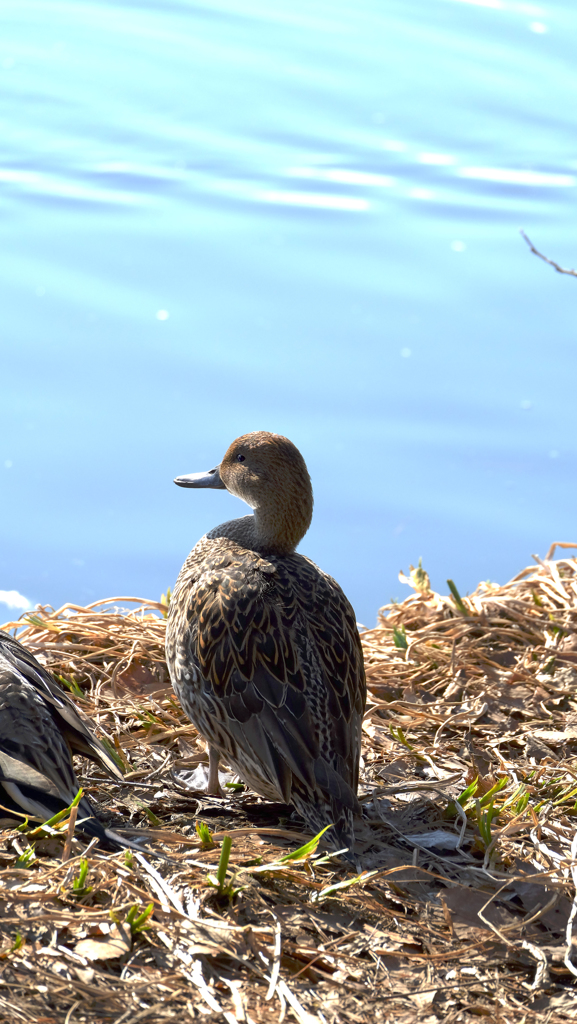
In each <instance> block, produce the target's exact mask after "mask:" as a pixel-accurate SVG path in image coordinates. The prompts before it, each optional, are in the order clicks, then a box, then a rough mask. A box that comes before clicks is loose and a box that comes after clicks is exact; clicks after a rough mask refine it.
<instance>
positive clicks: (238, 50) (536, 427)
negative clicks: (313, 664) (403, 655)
mask: <svg viewBox="0 0 577 1024" xmlns="http://www.w3.org/2000/svg"><path fill="white" fill-rule="evenodd" d="M576 43H577V8H576V7H575V5H574V3H573V2H571V0H565V2H559V3H542V4H526V3H517V2H513V0H469V2H467V0H420V2H419V0H386V2H383V0H358V2H357V3H355V4H352V3H347V2H345V0H331V2H330V3H329V2H323V0H320V2H319V0H317V2H316V3H315V4H311V3H310V2H305V0H291V2H290V3H289V2H288V0H281V2H274V0H273V2H272V3H271V2H267V3H265V2H264V0H262V2H259V0H246V2H241V0H238V2H235V0H230V2H228V3H227V2H219V0H216V2H214V0H211V2H210V3H204V4H203V3H198V4H196V3H193V2H191V0H172V2H170V3H165V4H161V3H157V4H155V3H153V2H144V0H141V2H132V3H130V2H121V0H113V2H108V3H106V2H103V0H100V2H95V3H85V2H83V0H67V2H59V3H57V2H53V0H38V2H28V0H18V2H16V0H12V2H8V3H5V4H4V5H3V29H2V33H1V36H0V84H1V88H0V106H1V111H2V136H1V143H2V153H3V155H2V160H1V164H0V213H1V215H2V248H1V257H0V258H1V262H2V266H1V283H2V303H1V310H2V312H1V321H0V322H1V332H2V333H1V336H2V359H1V370H0V403H1V405H0V418H1V432H0V481H1V482H2V506H1V507H2V550H1V553H0V590H3V591H6V592H13V593H12V594H10V593H8V594H4V595H1V594H0V597H1V596H4V598H5V604H4V605H1V604H0V619H1V618H2V617H4V618H8V617H9V615H10V614H11V613H12V614H13V613H14V612H17V611H18V604H19V603H20V605H24V604H25V603H26V601H29V602H32V603H35V602H42V603H46V602H50V603H51V604H53V605H55V606H58V605H60V604H62V603H64V602H65V601H73V602H80V603H82V604H84V603H86V602H88V601H90V600H96V599H98V598H100V597H105V596H108V595H113V594H136V595H141V596H152V597H157V596H159V595H160V592H161V591H162V590H165V589H166V587H167V585H170V584H172V583H173V582H174V580H175V578H176V575H177V572H178V569H179V567H180V564H181V563H182V561H183V559H184V557H185V555H186V554H187V552H188V550H189V548H190V547H191V546H192V544H193V543H194V542H195V541H196V540H197V539H198V537H199V536H200V535H201V534H202V533H204V532H205V530H206V529H208V528H210V527H211V526H213V525H215V524H217V523H218V522H221V521H223V520H224V519H227V518H230V517H231V516H234V515H237V514H244V513H243V507H242V506H241V504H240V503H239V502H238V501H237V500H236V499H234V498H232V497H231V496H230V495H228V494H225V493H224V494H223V493H218V492H206V493H205V492H187V491H182V490H180V489H179V488H176V487H174V485H173V484H172V478H173V477H174V476H175V475H177V474H180V473H185V472H191V471H194V470H202V469H208V468H211V467H212V466H213V465H215V463H217V462H218V461H219V459H220V457H221V456H222V454H223V452H224V450H225V448H226V446H227V445H228V443H229V442H230V441H231V440H232V439H233V438H234V437H235V436H237V435H238V434H241V433H243V432H245V431H248V430H254V429H268V430H273V431H277V432H280V433H284V434H287V435H288V436H289V437H290V438H291V439H292V440H294V441H295V442H296V443H297V444H298V446H299V447H300V448H301V450H302V451H303V454H304V455H305V457H306V459H307V462H308V465H309V468H310V471H311V475H312V478H313V484H314V487H315V498H316V506H315V518H314V522H313V526H312V528H311V530H310V532H309V534H308V536H307V537H306V538H305V540H304V542H303V544H302V545H301V550H302V551H303V552H305V553H306V554H308V555H310V556H311V557H312V558H313V559H315V561H317V562H318V563H319V564H320V565H321V566H322V567H323V568H325V569H326V570H327V571H329V572H331V573H332V574H333V575H335V576H336V577H337V579H338V580H339V582H340V583H341V584H342V585H343V587H344V589H345V591H346V592H347V594H348V595H349V596H350V598H351V600H352V601H353V604H354V605H355V608H356V611H357V615H358V617H359V619H360V620H361V621H364V622H367V623H369V624H370V623H372V622H374V619H375V614H376V611H377V608H378V607H379V605H381V604H383V603H384V602H385V601H388V600H389V599H390V598H391V597H399V598H401V597H403V596H405V594H406V593H408V591H407V589H406V587H404V586H403V585H402V584H400V583H399V582H398V580H397V573H398V571H399V569H401V568H403V569H405V570H407V569H408V565H409V563H410V562H412V563H413V564H415V563H416V561H417V559H418V558H419V556H422V558H423V564H424V566H425V567H426V568H427V569H428V571H429V573H430V575H431V579H432V583H433V585H434V586H435V587H436V588H438V589H441V590H445V591H446V582H445V581H446V579H447V577H448V576H450V577H452V578H453V579H455V581H456V582H457V585H458V586H459V588H460V589H461V590H462V591H463V592H465V591H467V590H470V589H473V588H474V586H475V585H476V584H477V582H478V581H479V580H480V579H486V578H490V579H493V580H497V581H501V582H504V581H505V580H506V579H507V578H508V577H509V576H511V575H512V574H513V573H515V572H516V571H518V570H519V569H520V568H522V566H524V565H525V564H527V562H528V561H529V560H530V556H531V553H532V552H538V553H539V554H540V555H544V554H545V553H546V550H547V548H548V546H549V544H550V542H551V541H554V540H576V541H577V529H575V508H576V506H577V473H576V468H577V466H576V462H577V460H576V450H577V433H576V431H575V427H574V419H575V380H576V373H577V345H576V331H575V323H576V312H577V281H575V279H573V278H571V277H567V276H563V275H560V274H557V273H555V271H554V270H553V269H552V268H550V267H548V266H547V265H546V264H545V263H543V262H542V261H540V260H538V259H537V258H536V257H535V256H533V255H531V253H530V252H529V249H528V247H527V246H526V244H525V243H524V241H523V240H522V238H521V237H520V235H519V228H521V227H522V228H524V229H525V231H526V232H527V234H528V235H529V236H530V238H531V239H532V241H533V242H534V243H535V244H536V245H537V246H538V247H539V248H540V249H541V250H542V251H543V252H545V253H546V254H547V255H549V256H550V257H552V258H554V259H555V260H557V261H559V262H560V263H561V264H563V265H565V266H569V267H571V266H575V265H576V264H577V233H576V232H575V221H576V218H575V197H576V185H577V144H576V141H575V140H576V138H577V136H576V132H575V110H576V109H577V86H576V77H575V47H576ZM9 605H12V612H11V610H10V607H8V606H9Z"/></svg>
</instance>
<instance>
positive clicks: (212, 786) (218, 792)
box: [206, 746, 224, 796]
mask: <svg viewBox="0 0 577 1024" xmlns="http://www.w3.org/2000/svg"><path fill="white" fill-rule="evenodd" d="M219 760H220V754H219V752H218V750H217V749H216V747H211V746H209V748H208V786H207V789H206V792H207V794H208V795H209V796H224V793H223V792H222V789H221V788H220V783H219V781H218V762H219Z"/></svg>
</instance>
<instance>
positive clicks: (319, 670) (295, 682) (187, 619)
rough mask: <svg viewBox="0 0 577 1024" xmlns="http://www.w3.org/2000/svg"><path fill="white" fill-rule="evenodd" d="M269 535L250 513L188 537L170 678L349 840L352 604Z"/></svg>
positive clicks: (267, 788)
mask: <svg viewBox="0 0 577 1024" xmlns="http://www.w3.org/2000/svg"><path fill="white" fill-rule="evenodd" d="M258 436H260V435H258ZM264 436H265V437H266V438H269V437H273V438H276V437H277V435H264ZM253 437H255V435H248V438H253ZM243 441H245V439H243V438H241V439H239V441H238V442H235V444H236V445H238V444H239V442H243ZM281 441H283V442H286V439H284V438H282V439H281ZM286 444H289V445H290V442H286ZM245 446H246V441H245ZM231 447H234V446H231ZM293 447H294V446H293ZM229 451H230V450H229ZM295 451H296V449H295ZM299 457H300V456H299ZM225 458H226V457H225ZM223 463H224V460H223ZM303 465H304V463H303ZM305 471H306V470H305ZM185 479H186V478H185ZM307 479H308V475H307ZM213 486H214V484H213ZM227 486H228V483H227ZM309 486H310V485H309ZM229 489H232V488H231V487H229ZM251 503H252V502H251ZM311 503H312V495H311ZM309 520H310V517H309ZM307 525H308V523H307ZM303 532H304V531H303ZM271 546H272V545H270V544H267V543H265V544H262V543H259V538H258V536H257V537H255V536H254V518H253V517H252V516H247V517H245V518H243V519H240V520H234V521H232V522H231V523H225V524H224V525H223V526H222V527H218V528H216V529H215V530H213V531H211V533H209V534H208V535H207V536H206V537H204V538H203V539H202V540H201V541H199V543H198V544H197V546H196V547H195V548H194V549H193V551H192V552H191V554H190V555H189V557H188V559H187V561H186V562H185V564H184V566H183V568H182V571H181V573H180V576H179V578H178V581H177V584H176V586H175V589H174V593H173V595H172V599H171V604H170V609H169V617H168V630H167V661H168V665H169V669H170V673H171V677H172V681H173V686H174V689H175V691H176V693H177V695H178V697H179V699H180V701H181V703H182V706H183V708H184V710H185V711H186V713H187V714H188V716H189V717H190V718H191V720H192V721H193V722H194V723H195V724H196V726H197V728H198V730H199V732H200V733H201V735H202V736H204V737H205V739H207V740H208V742H209V744H210V745H211V747H212V748H214V749H215V750H216V751H218V753H219V754H220V755H222V757H223V760H224V761H226V763H228V764H229V765H231V767H233V768H234V769H235V770H236V771H237V772H238V774H239V775H240V776H241V777H242V778H243V779H244V780H245V781H246V782H247V783H248V784H249V785H250V786H251V788H253V789H254V790H255V791H256V792H257V793H259V794H260V795H261V796H263V797H265V798H267V799H270V800H281V801H283V802H284V803H292V804H294V806H295V807H296V808H297V810H298V811H299V813H301V814H302V815H303V817H304V818H305V820H306V822H307V824H308V825H309V827H310V828H311V829H312V830H313V831H314V832H318V831H320V829H321V828H324V827H325V826H326V825H329V824H332V825H333V826H334V828H332V829H330V830H329V832H328V833H327V836H326V838H327V840H329V841H330V842H331V843H332V845H334V846H335V847H337V848H339V849H342V848H347V849H349V850H351V851H352V848H353V845H354V816H355V815H356V814H359V813H360V806H359V803H358V800H357V796H356V792H357V785H358V771H359V758H360V746H361V724H362V715H363V710H364V706H365V698H366V686H365V675H364V667H363V656H362V649H361V644H360V639H359V635H358V631H357V627H356V622H355V616H354V612H353V609H352V607H351V605H350V604H349V602H348V600H347V599H346V597H345V595H344V594H343V592H342V590H341V588H340V587H339V586H338V584H337V583H336V582H335V581H334V580H333V579H331V577H330V576H327V575H326V574H325V573H323V572H322V571H321V570H320V569H319V568H318V567H317V566H316V565H315V564H314V563H313V562H311V561H310V560H309V559H307V558H305V557H304V556H302V555H298V554H296V553H294V544H292V545H290V547H289V550H288V551H287V552H286V553H278V545H277V551H274V550H273V551H271V550H270V548H271ZM350 859H351V860H353V861H354V855H353V854H352V853H351V854H350Z"/></svg>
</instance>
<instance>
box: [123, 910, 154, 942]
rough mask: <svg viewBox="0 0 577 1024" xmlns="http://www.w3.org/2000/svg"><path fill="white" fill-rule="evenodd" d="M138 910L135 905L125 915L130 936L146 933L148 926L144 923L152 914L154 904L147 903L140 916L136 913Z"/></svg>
mask: <svg viewBox="0 0 577 1024" xmlns="http://www.w3.org/2000/svg"><path fill="white" fill-rule="evenodd" d="M138 910H139V908H138V906H137V905H136V904H135V906H134V907H131V908H130V910H129V911H128V913H127V915H126V923H127V925H129V926H130V932H131V934H132V935H138V933H139V932H146V931H148V930H149V928H150V925H148V924H147V923H146V922H147V921H148V918H149V917H151V916H152V914H153V912H154V903H149V904H148V906H147V907H146V909H145V910H143V911H142V913H141V914H139V913H138Z"/></svg>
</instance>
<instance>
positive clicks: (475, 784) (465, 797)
mask: <svg viewBox="0 0 577 1024" xmlns="http://www.w3.org/2000/svg"><path fill="white" fill-rule="evenodd" d="M478 788H479V776H478V775H477V778H476V779H473V781H472V782H471V783H469V785H468V786H467V788H466V789H464V790H463V792H462V793H461V795H460V796H458V797H457V802H458V803H460V805H461V807H464V806H465V804H468V802H469V800H471V799H472V798H473V797H474V796H475V793H476V792H477V790H478Z"/></svg>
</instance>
